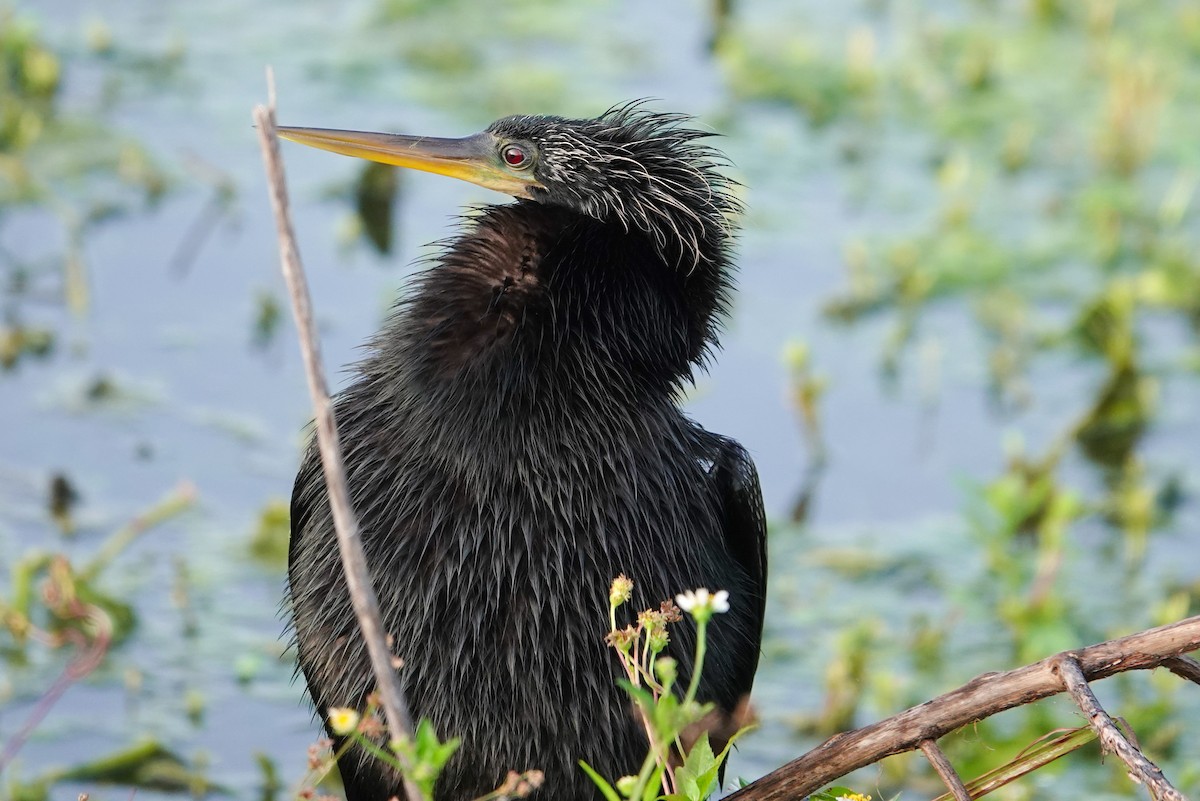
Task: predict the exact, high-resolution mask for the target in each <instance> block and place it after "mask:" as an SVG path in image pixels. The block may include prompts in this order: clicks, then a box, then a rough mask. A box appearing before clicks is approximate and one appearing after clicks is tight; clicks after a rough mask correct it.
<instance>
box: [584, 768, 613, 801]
mask: <svg viewBox="0 0 1200 801" xmlns="http://www.w3.org/2000/svg"><path fill="white" fill-rule="evenodd" d="M579 767H581V768H583V772H584V773H586V774H587V775H588V778H590V779H591V780H592V782H594V783H595V785H596V786H597V787H599V788H600V793H601V794H602V795H603V796H604V797H605V799H607V801H621V796H619V795H617V791H616V790H614V789H613V786H612V785H611V784H609V783H608V781H607V780H606V779H605V778H604V777H603V776H601V775H600V774H599V773H597V772H596V771H595V770H593V769H592V766H591V765H589V764H588V763H586V762H584V761H583V760H582V759H581V760H579Z"/></svg>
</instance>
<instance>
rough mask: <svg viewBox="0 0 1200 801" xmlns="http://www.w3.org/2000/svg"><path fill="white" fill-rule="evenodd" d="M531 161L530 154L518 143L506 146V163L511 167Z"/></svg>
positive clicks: (520, 165)
mask: <svg viewBox="0 0 1200 801" xmlns="http://www.w3.org/2000/svg"><path fill="white" fill-rule="evenodd" d="M528 161H529V154H528V153H526V152H525V151H524V150H522V149H521V148H519V147H517V146H516V145H509V146H508V147H506V148H504V163H505V164H507V165H508V166H510V167H522V166H524V165H525V163H526V162H528Z"/></svg>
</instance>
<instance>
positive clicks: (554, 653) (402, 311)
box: [280, 104, 767, 801]
mask: <svg viewBox="0 0 1200 801" xmlns="http://www.w3.org/2000/svg"><path fill="white" fill-rule="evenodd" d="M686 120H687V118H686V117H682V116H679V115H674V114H661V113H653V112H650V111H647V110H645V109H643V108H641V107H640V106H639V105H637V104H631V105H627V106H621V107H617V108H614V109H611V110H609V111H608V112H606V113H604V114H602V115H600V116H599V117H596V118H595V119H587V120H568V119H562V118H558V117H533V116H517V117H507V118H505V119H502V120H499V121H498V122H495V123H493V124H492V125H491V126H490V127H489V128H488V129H487V130H485V131H483V132H482V133H479V134H476V135H474V136H469V137H466V138H464V139H434V138H428V137H415V136H398V135H392V134H378V133H359V132H352V131H335V130H322V129H313V128H282V129H280V134H281V135H282V136H283V137H285V138H287V139H291V140H293V141H296V142H301V143H303V144H306V145H312V146H314V147H319V148H324V149H326V150H332V151H334V152H336V153H343V154H346V155H351V156H358V157H362V158H367V159H372V160H374V161H379V162H384V163H387V164H394V165H399V166H402V167H410V168H414V169H419V170H426V171H429V172H435V173H440V174H442V175H450V176H453V177H456V178H462V179H465V180H467V181H471V182H472V183H476V184H479V185H481V186H485V187H488V188H490V189H495V190H499V191H501V192H504V193H507V194H509V195H513V196H514V197H516V198H517V200H516V202H515V203H512V204H509V205H503V206H490V207H487V208H485V209H483V210H482V211H480V212H479V213H478V214H477V215H475V216H472V217H470V218H469V219H468V220H467V221H466V222H465V224H464V231H463V232H462V234H461V236H459V237H458V238H457V239H455V240H454V241H452V242H450V243H448V244H447V245H446V246H445V248H444V250H443V251H442V252H441V253H440V255H438V256H437V257H436V258H435V259H434V260H433V262H434V263H433V264H432V265H431V266H430V267H429V268H428V269H427V270H425V271H424V272H422V273H421V274H420V275H419V277H417V278H416V280H415V281H414V284H415V285H414V286H413V288H412V291H411V292H410V293H409V294H408V295H407V296H406V297H405V298H404V299H403V300H402V301H401V302H400V303H399V304H398V305H397V307H396V309H395V312H394V314H393V315H392V317H391V319H390V320H389V321H388V322H387V324H386V325H385V326H384V328H383V330H382V331H381V332H380V333H379V334H378V335H377V336H376V337H375V339H374V340H373V341H372V343H371V350H370V353H369V355H368V356H367V357H366V358H365V359H364V360H363V361H362V362H361V363H360V364H359V365H358V366H357V376H356V378H355V379H354V381H353V383H352V384H351V385H350V386H349V387H348V388H347V389H346V390H344V391H343V392H342V393H341V394H340V395H339V396H338V398H337V400H336V411H337V417H338V424H339V427H340V429H341V439H342V443H343V446H344V448H345V460H346V466H347V471H348V479H349V485H350V490H351V494H352V496H353V502H354V506H355V511H356V512H357V514H358V516H359V522H360V526H361V532H362V538H363V545H364V547H365V549H366V554H367V559H368V561H369V563H370V565H371V572H372V576H373V578H374V582H375V585H376V588H377V591H378V595H379V601H380V606H381V608H382V613H383V620H384V625H385V627H386V628H387V631H388V633H389V634H390V635H391V636H392V638H393V640H392V641H393V647H394V650H395V652H396V653H397V654H398V655H399V656H400V657H401V658H402V659H403V667H402V668H401V670H400V676H401V678H402V683H403V688H404V692H405V694H406V697H407V700H408V703H409V705H410V707H411V710H412V714H413V716H414V717H425V718H429V719H430V721H432V723H433V724H434V727H435V728H436V730H437V732H438V734H439V735H440V736H441V737H443V738H448V737H460V738H462V745H461V747H460V749H459V752H458V753H457V754H456V755H455V757H454V759H453V760H452V761H451V763H450V764H449V765H448V767H447V768H446V770H445V772H444V773H443V774H442V777H441V779H440V780H439V783H438V785H437V793H436V795H437V798H438V799H439V801H467V800H468V799H471V798H474V797H476V796H479V795H482V794H484V793H486V792H488V791H489V790H492V789H493V788H495V787H496V786H497V785H498V784H499V783H500V782H501V781H502V780H503V779H504V776H505V774H506V772H507V771H509V770H517V771H524V770H529V769H534V768H536V769H540V770H542V771H544V773H545V778H546V784H545V787H544V788H543V789H542V790H541V791H540V797H543V798H547V799H554V801H584V800H585V799H587V800H589V801H590V800H591V799H595V798H597V797H598V795H597V792H596V790H595V787H594V786H593V785H592V783H591V781H590V780H589V779H588V778H587V777H586V776H585V775H584V773H583V772H582V771H581V770H580V769H579V767H578V765H577V760H580V759H583V760H586V761H587V762H588V763H590V764H591V765H592V766H593V767H595V768H596V769H597V770H598V771H599V772H600V773H601V774H603V775H606V776H608V777H611V778H613V779H615V778H617V777H620V776H623V775H626V774H630V773H636V771H637V768H638V766H639V765H640V763H641V760H642V759H643V758H644V756H645V754H646V749H647V742H646V737H645V734H644V732H643V729H642V726H641V724H640V723H639V722H638V721H637V720H635V718H634V716H633V715H632V714H631V704H630V702H629V699H628V697H627V696H626V695H625V693H624V691H623V690H622V689H620V688H619V687H618V686H617V684H616V681H615V680H616V679H617V678H618V676H619V671H620V668H619V663H618V661H617V658H616V655H615V654H614V653H613V652H612V650H611V649H610V648H609V647H608V646H607V645H606V644H605V635H606V633H607V631H608V615H607V609H606V608H605V604H606V600H607V597H608V588H609V584H610V582H611V581H612V579H613V578H614V577H615V576H617V575H618V574H621V573H624V574H626V575H627V576H629V577H630V578H632V579H633V580H634V581H635V583H636V591H635V595H634V599H633V600H634V603H635V604H637V606H636V608H637V609H642V608H647V607H651V606H653V607H654V608H657V606H658V602H659V601H660V600H662V599H666V598H671V597H673V596H674V595H675V594H676V593H678V592H681V591H683V590H686V589H690V588H695V587H708V588H710V589H713V590H716V589H725V590H728V591H729V592H730V597H731V605H732V609H731V610H730V612H729V613H728V614H725V615H720V616H718V617H717V618H715V619H714V622H713V624H712V625H711V626H710V629H709V632H710V641H709V648H708V654H709V657H708V661H707V663H706V665H705V667H704V671H703V674H702V678H703V681H702V685H701V691H700V696H701V698H702V699H703V700H709V701H713V702H715V703H716V704H717V705H718V706H719V707H720V708H721V709H724V710H732V709H733V708H734V707H735V706H736V705H737V704H738V702H739V700H740V699H741V698H742V697H743V696H745V695H746V694H747V693H749V691H750V686H751V683H752V681H753V679H754V672H755V669H756V667H757V664H758V655H759V644H760V641H761V637H762V623H763V605H764V597H765V591H766V572H767V563H766V536H765V522H764V516H763V509H762V498H761V493H760V490H759V485H758V477H757V474H756V472H755V469H754V465H753V463H752V462H751V460H750V457H749V456H748V455H747V453H746V451H745V450H743V449H742V447H741V446H740V445H738V444H737V443H736V442H734V441H733V440H730V439H728V438H725V437H722V436H719V435H717V434H712V433H710V432H708V431H705V430H704V429H703V428H701V427H700V426H698V425H697V424H696V423H694V422H692V421H691V420H690V419H688V418H687V417H686V416H685V415H684V414H683V413H682V412H681V411H680V410H679V407H678V402H679V396H680V392H681V387H682V386H683V385H684V384H686V383H687V382H689V381H690V380H691V378H692V371H693V370H694V369H695V368H696V367H697V366H700V365H701V364H702V363H703V361H704V359H705V357H706V354H707V353H708V351H709V349H710V348H711V347H713V346H714V345H715V343H716V338H717V333H718V330H719V327H720V325H721V322H722V320H723V318H724V316H725V315H726V313H727V310H728V304H729V296H730V292H731V270H732V265H731V263H730V253H729V249H730V237H731V227H732V225H733V220H732V218H733V216H734V215H736V213H737V211H738V204H737V202H736V201H735V200H734V199H732V198H731V196H730V194H729V192H728V181H727V180H726V179H725V178H723V177H722V176H721V175H720V174H719V173H718V172H717V171H716V166H717V165H718V163H719V161H720V156H719V154H718V153H717V152H716V151H714V150H713V149H711V148H709V147H706V146H704V145H702V144H700V143H699V140H700V139H702V138H703V137H705V136H706V135H707V134H705V133H704V132H701V131H697V130H693V129H691V128H688V127H686ZM289 583H290V596H291V605H292V614H293V621H294V627H295V635H296V640H297V644H298V648H299V660H300V666H301V668H302V669H303V671H304V676H305V678H306V679H307V681H308V688H309V691H310V693H311V694H312V698H313V701H314V702H315V703H316V707H317V710H318V711H319V712H320V713H321V714H322V715H323V714H324V713H325V712H326V711H327V710H328V709H329V708H330V707H335V706H348V707H355V708H359V709H361V708H363V707H364V706H365V703H366V697H367V695H368V694H369V693H370V692H371V691H372V687H373V679H372V674H371V668H370V666H369V664H368V659H367V655H366V649H365V646H364V644H363V641H362V639H361V637H360V635H359V632H358V628H357V625H356V623H355V618H354V615H353V613H352V611H351V607H350V602H349V598H348V596H347V591H346V586H345V583H344V580H343V577H342V570H341V567H340V562H339V558H338V549H337V543H336V540H335V536H334V533H333V524H332V521H331V517H330V512H329V505H328V501H327V498H326V494H325V486H324V480H323V476H322V472H321V467H320V460H319V458H318V456H317V455H316V452H315V450H313V449H311V448H310V449H309V452H308V454H307V456H306V458H305V459H304V464H303V466H302V467H301V469H300V473H299V475H298V476H297V478H296V485H295V490H294V494H293V496H292V540H291V553H290V559H289ZM675 629H676V631H675V633H674V634H673V639H674V642H673V643H672V644H671V646H670V653H671V655H672V656H674V657H675V658H676V659H677V660H678V662H679V666H680V672H681V675H682V676H685V677H686V675H687V674H688V672H689V671H690V666H691V661H692V656H691V653H692V648H693V645H694V643H693V638H694V632H693V631H692V630H689V629H687V627H686V625H680V626H676V627H675ZM341 772H342V777H343V779H344V781H345V785H346V791H347V796H348V797H349V798H350V799H351V801H385V800H386V799H387V798H389V797H390V796H392V795H402V792H401V785H400V781H399V779H398V777H397V776H396V775H395V773H394V772H391V771H390V770H389V769H387V768H386V766H385V765H384V764H383V763H382V762H379V761H377V760H375V759H374V758H372V757H370V756H369V755H366V754H365V753H356V752H351V753H349V754H347V755H346V756H345V757H344V758H343V759H342V762H341Z"/></svg>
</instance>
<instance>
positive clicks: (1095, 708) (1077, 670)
mask: <svg viewBox="0 0 1200 801" xmlns="http://www.w3.org/2000/svg"><path fill="white" fill-rule="evenodd" d="M1052 669H1053V670H1054V672H1055V673H1057V674H1058V675H1059V676H1060V677H1061V678H1062V683H1063V687H1065V688H1066V690H1067V692H1068V693H1069V694H1070V696H1071V697H1072V698H1074V699H1075V703H1076V704H1078V705H1079V708H1080V709H1081V710H1083V714H1084V715H1086V716H1087V719H1088V723H1089V724H1091V727H1092V728H1093V729H1095V731H1096V734H1097V735H1099V737H1100V745H1101V746H1102V747H1103V748H1104V750H1105V751H1108V752H1110V753H1113V754H1116V756H1117V758H1118V759H1120V760H1121V761H1122V762H1124V763H1125V764H1126V765H1127V766H1128V767H1129V771H1130V773H1129V775H1130V776H1131V777H1132V778H1133V779H1134V780H1135V781H1138V782H1141V783H1142V784H1145V785H1146V787H1147V789H1149V790H1150V795H1152V796H1154V797H1155V798H1158V799H1163V801H1187V799H1186V798H1184V797H1183V794H1182V793H1180V792H1179V791H1178V790H1176V789H1175V788H1174V787H1172V786H1171V783H1170V782H1168V781H1167V779H1166V777H1165V776H1163V772H1162V771H1161V770H1160V769H1159V767H1158V765H1155V764H1154V763H1153V762H1151V761H1150V760H1149V759H1147V758H1146V755H1145V754H1143V753H1142V752H1141V750H1140V749H1139V748H1138V747H1137V746H1135V745H1134V744H1133V743H1131V742H1129V740H1128V739H1127V738H1126V737H1125V735H1124V734H1122V733H1121V730H1120V729H1118V728H1117V724H1116V722H1115V721H1114V720H1113V719H1112V718H1111V717H1109V714H1108V713H1107V712H1105V711H1104V707H1103V706H1101V705H1100V700H1099V699H1098V698H1096V695H1095V693H1093V692H1092V688H1091V687H1089V686H1088V682H1087V678H1085V677H1084V675H1083V669H1082V668H1081V667H1080V665H1079V659H1078V658H1077V657H1076V656H1075V654H1073V653H1065V654H1059V655H1058V656H1056V657H1054V662H1053V664H1052Z"/></svg>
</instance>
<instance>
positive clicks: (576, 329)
mask: <svg viewBox="0 0 1200 801" xmlns="http://www.w3.org/2000/svg"><path fill="white" fill-rule="evenodd" d="M722 248H723V244H722V245H721V246H720V247H718V248H717V252H716V253H712V254H703V256H704V258H703V259H701V260H700V262H699V263H698V264H697V265H691V264H689V265H688V267H687V268H681V266H680V265H675V264H668V263H667V262H666V258H665V257H664V256H662V255H661V253H662V249H661V247H656V246H655V244H654V243H653V242H651V241H650V240H649V239H647V237H646V236H644V235H643V234H640V233H638V232H629V231H626V230H624V229H623V228H622V227H621V226H620V225H619V224H616V223H611V224H610V223H605V222H602V221H599V220H595V219H592V218H590V217H586V216H583V215H581V214H578V213H576V212H573V211H570V210H567V209H562V208H556V207H552V206H545V205H540V204H537V203H532V202H525V201H521V202H517V203H515V204H512V205H507V206H495V207H490V208H488V209H486V210H484V211H483V212H482V213H481V214H480V215H479V216H478V217H477V218H475V219H473V220H472V221H471V222H470V223H468V228H467V230H466V232H465V233H464V235H463V236H462V237H460V238H459V239H457V240H455V241H454V242H453V243H451V244H450V245H449V246H448V247H447V249H446V250H445V252H444V253H443V254H442V255H441V256H440V258H439V259H438V260H437V263H436V264H435V265H433V266H432V267H431V268H430V269H429V270H427V271H426V272H425V273H424V274H423V275H422V276H421V277H420V278H419V279H418V284H417V287H416V288H415V292H414V293H412V294H411V295H410V296H409V298H408V299H407V300H405V301H404V302H403V303H402V305H401V307H400V309H399V310H398V313H397V315H396V317H395V319H394V320H393V322H392V324H391V325H390V326H389V327H388V328H386V329H385V330H384V332H383V335H382V338H381V339H380V340H379V341H378V342H377V343H376V344H377V353H378V355H377V358H376V359H374V360H372V361H373V362H374V363H375V364H376V365H377V366H386V365H392V366H393V367H394V366H396V365H403V366H404V369H403V370H402V372H403V373H404V374H405V375H404V378H405V380H409V381H416V382H418V383H419V384H420V385H421V386H423V387H424V388H425V390H426V391H429V392H436V393H440V392H454V394H460V393H468V394H471V395H473V396H476V397H479V396H489V395H490V396H491V398H492V400H493V401H495V400H503V399H504V398H506V397H510V398H514V399H515V397H516V396H517V395H520V396H532V398H533V399H536V397H537V396H543V397H546V396H548V395H547V393H552V394H553V395H555V396H559V397H562V396H564V395H573V396H577V397H579V398H580V399H582V400H584V401H589V399H594V398H597V397H601V396H603V397H608V398H619V397H628V398H630V399H637V398H644V397H647V396H653V397H661V398H663V399H670V398H671V397H672V396H673V395H674V393H675V391H676V390H677V388H678V387H679V386H680V384H681V383H682V382H684V381H687V380H689V379H690V377H691V372H692V370H693V369H694V367H695V366H696V365H697V364H698V363H699V362H700V361H701V359H702V358H703V355H704V352H705V350H706V348H707V347H708V345H709V344H710V342H711V341H712V338H713V335H714V331H715V326H716V325H717V322H718V320H717V318H718V317H719V316H720V315H721V314H722V313H723V311H724V293H725V291H726V288H727V278H726V275H725V261H724V258H723V255H722V253H721V252H720V251H721V250H722ZM455 402H462V398H458V399H456V400H455ZM634 402H640V401H637V400H634Z"/></svg>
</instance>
